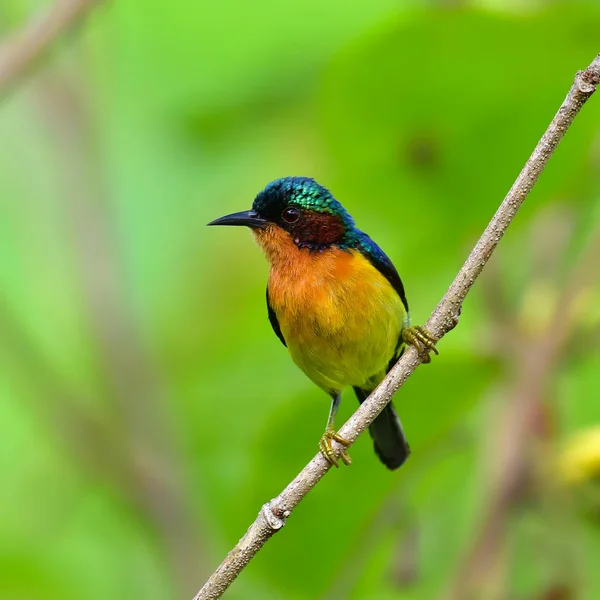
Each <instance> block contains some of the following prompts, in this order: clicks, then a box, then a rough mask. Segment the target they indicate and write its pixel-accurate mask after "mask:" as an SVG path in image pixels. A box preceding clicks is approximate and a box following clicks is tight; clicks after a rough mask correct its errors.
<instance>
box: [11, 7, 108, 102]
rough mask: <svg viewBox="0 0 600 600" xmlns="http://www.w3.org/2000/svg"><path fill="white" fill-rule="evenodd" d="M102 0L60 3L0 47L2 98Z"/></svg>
mask: <svg viewBox="0 0 600 600" xmlns="http://www.w3.org/2000/svg"><path fill="white" fill-rule="evenodd" d="M100 2H102V0H58V1H57V2H56V4H54V6H52V8H51V9H50V10H49V11H48V12H46V13H45V14H44V15H42V16H40V17H36V18H34V19H32V20H31V21H30V22H29V23H28V24H27V25H26V26H25V28H24V29H23V31H21V32H19V33H18V34H16V35H15V37H14V38H13V39H12V40H9V41H7V42H5V46H3V47H2V48H0V50H1V52H0V99H2V98H3V97H4V95H5V94H6V92H7V91H8V90H9V89H10V88H11V87H12V85H13V84H14V83H15V82H16V81H17V80H18V79H19V78H20V77H21V76H23V75H24V74H25V73H27V72H29V70H30V69H31V67H32V66H33V65H34V64H35V63H36V62H37V61H38V60H39V59H40V58H41V57H42V56H43V55H44V54H45V53H46V51H47V50H48V48H49V47H50V46H51V45H52V44H53V42H54V41H55V40H57V39H58V38H59V37H60V36H61V35H62V34H63V33H64V32H65V31H67V30H68V29H69V28H71V27H72V26H73V25H75V23H78V22H79V21H80V20H81V19H82V18H83V17H84V16H85V15H86V14H87V13H88V11H90V10H91V9H92V8H94V7H95V6H96V5H98V4H100Z"/></svg>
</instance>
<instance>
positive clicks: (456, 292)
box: [194, 54, 600, 600]
mask: <svg viewBox="0 0 600 600" xmlns="http://www.w3.org/2000/svg"><path fill="white" fill-rule="evenodd" d="M599 83H600V54H599V55H598V56H597V57H596V58H595V59H594V61H593V62H592V64H591V65H590V66H589V67H588V68H587V69H586V70H585V71H579V72H578V73H577V75H576V76H575V81H574V82H573V85H572V87H571V89H570V90H569V93H568V94H567V97H566V98H565V100H564V102H563V103H562V105H561V107H560V108H559V109H558V112H557V113H556V116H555V117H554V119H553V120H552V122H551V123H550V125H549V127H548V129H547V130H546V132H545V133H544V135H543V136H542V139H541V140H540V141H539V143H538V145H537V146H536V147H535V149H534V151H533V153H532V155H531V156H530V158H529V160H528V161H527V163H526V164H525V167H524V168H523V170H522V171H521V173H520V174H519V176H518V177H517V180H516V181H515V183H514V184H513V186H512V187H511V189H510V190H509V192H508V194H507V195H506V197H505V198H504V200H503V201H502V204H501V205H500V207H499V208H498V211H497V212H496V214H495V215H494V217H493V218H492V220H491V221H490V223H489V225H488V226H487V228H486V229H485V231H484V232H483V235H482V236H481V238H480V239H479V241H478V242H477V245H476V246H475V248H474V249H473V250H472V252H471V254H470V255H469V257H468V258H467V261H466V262H465V264H464V265H463V267H462V268H461V270H460V271H459V273H458V275H457V276H456V278H455V279H454V281H453V282H452V284H451V286H450V288H449V289H448V291H447V292H446V295H445V296H444V297H443V298H442V300H441V301H440V303H439V304H438V305H437V307H436V308H435V310H434V311H433V313H432V315H431V317H430V318H429V320H428V321H427V324H426V328H427V329H428V330H429V331H430V332H431V333H432V334H433V335H434V336H435V337H437V338H438V339H441V338H442V337H443V336H444V335H446V334H447V333H448V332H449V331H451V330H452V329H454V327H456V325H457V324H458V320H459V317H460V313H461V309H462V304H463V302H464V299H465V297H466V295H467V293H468V292H469V290H470V289H471V287H472V286H473V283H474V282H475V279H477V277H478V275H479V274H480V273H481V271H482V270H483V268H484V267H485V264H486V263H487V261H488V260H489V258H490V256H491V255H492V252H493V251H494V249H495V248H496V246H497V245H498V242H499V241H500V239H501V238H502V236H503V235H504V233H505V232H506V230H507V228H508V226H509V225H510V223H511V222H512V220H513V219H514V217H515V215H516V214H517V211H518V210H519V208H520V207H521V205H522V204H523V202H524V201H525V199H526V198H527V196H528V195H529V192H530V191H531V189H532V188H533V186H534V185H535V183H536V181H537V179H538V177H539V175H540V173H541V172H542V171H543V170H544V167H545V166H546V164H547V163H548V161H549V160H550V157H551V156H552V153H553V152H554V150H555V149H556V146H557V145H558V143H559V142H560V140H561V139H562V137H563V136H564V134H565V132H566V131H567V129H568V128H569V127H570V125H571V123H572V122H573V120H574V119H575V117H576V116H577V114H578V113H579V111H580V110H581V108H582V106H583V105H584V104H585V102H586V101H587V100H588V98H589V97H590V96H591V95H592V94H593V93H594V91H595V90H596V87H597V86H598V84H599ZM420 362H421V361H420V359H419V356H418V354H417V352H416V350H415V349H414V348H412V347H409V348H408V349H407V351H406V352H404V354H403V356H402V358H401V359H400V360H399V361H398V363H397V364H396V366H395V367H394V368H393V369H392V370H391V371H390V372H389V373H388V375H387V377H386V378H385V379H384V380H383V381H382V382H381V384H380V385H379V387H377V389H376V390H375V391H374V392H373V393H372V394H371V395H370V396H369V398H368V399H367V400H366V401H365V402H364V403H363V404H362V405H361V406H360V407H359V409H358V410H357V411H356V412H355V413H354V414H353V415H352V416H351V417H350V419H349V420H348V421H347V422H346V423H345V424H344V426H343V427H342V428H341V429H340V432H339V433H340V435H341V436H342V437H344V438H345V439H347V440H349V441H350V442H351V443H353V442H354V441H356V439H357V438H358V437H359V435H361V434H362V433H363V432H364V431H365V430H366V429H367V428H368V427H369V425H371V423H372V422H373V421H374V420H375V418H376V417H377V415H378V414H379V413H380V412H381V411H382V410H383V409H384V408H385V406H386V405H387V403H388V402H389V401H390V400H391V399H392V396H393V395H394V394H395V393H396V392H397V391H398V389H399V388H400V387H401V386H402V385H403V384H404V382H405V381H406V380H407V379H408V377H409V376H410V375H411V374H412V372H413V371H414V370H415V369H416V368H417V367H418V366H419V364H420ZM341 450H343V449H342V448H341V446H339V445H338V444H337V443H336V454H339V452H340V451H341ZM330 468H331V465H330V464H329V463H328V462H327V461H326V460H325V458H324V457H323V456H322V455H321V454H317V455H316V456H315V457H314V458H313V459H312V460H311V461H310V462H309V463H308V465H306V467H304V469H303V470H302V471H301V472H300V474H299V475H298V476H297V477H296V478H295V479H294V480H293V481H292V482H291V483H290V484H289V485H288V486H287V487H286V488H285V489H284V490H283V492H281V494H280V495H279V496H277V498H274V499H273V500H271V501H270V502H267V503H266V504H265V505H264V506H263V507H262V509H261V510H260V512H259V514H258V517H257V518H256V520H255V521H254V523H252V525H250V528H249V529H248V531H247V532H246V534H245V535H244V537H243V538H242V539H241V540H240V541H239V542H238V543H237V545H236V546H235V547H234V548H233V550H231V552H229V554H228V555H227V557H226V558H225V560H224V561H223V562H222V563H221V565H220V566H219V567H218V568H217V570H216V571H215V572H214V573H213V574H212V575H211V577H210V579H209V580H208V581H207V582H206V583H205V584H204V586H203V587H202V589H201V590H200V591H199V592H198V594H196V596H195V597H194V600H210V599H214V598H220V597H221V595H222V594H223V593H224V592H225V590H226V589H227V588H228V587H229V586H230V585H231V583H232V582H233V581H234V580H235V578H236V577H237V576H238V575H239V574H240V572H241V571H242V569H243V568H244V567H245V566H246V565H247V564H248V563H249V562H250V560H252V558H253V557H254V555H255V554H256V553H257V552H258V551H259V550H260V549H261V548H262V546H263V545H264V544H265V542H266V541H267V540H268V539H269V538H270V537H271V536H272V535H273V534H274V533H276V532H277V531H279V530H280V529H281V528H282V527H283V526H284V525H285V522H286V519H287V517H288V516H289V515H290V514H291V512H292V510H293V509H294V508H295V507H296V506H297V505H298V504H299V503H300V502H301V500H302V499H303V498H304V496H306V494H308V492H309V491H310V490H311V489H312V488H313V487H314V486H315V485H316V484H317V483H318V482H319V480H320V479H321V478H322V477H323V476H324V475H325V473H327V471H328V470H329V469H330Z"/></svg>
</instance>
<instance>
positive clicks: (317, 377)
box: [269, 249, 407, 392]
mask: <svg viewBox="0 0 600 600" xmlns="http://www.w3.org/2000/svg"><path fill="white" fill-rule="evenodd" d="M298 253H299V254H301V255H302V259H301V260H295V261H293V265H291V264H288V265H285V267H284V268H282V267H283V266H284V265H281V264H280V265H278V264H273V263H272V267H271V275H270V278H269V297H270V302H271V306H272V308H273V310H274V311H275V314H276V315H277V319H278V321H279V325H280V327H281V332H282V334H283V337H284V338H285V340H286V343H287V346H288V348H289V351H290V354H291V356H292V358H293V360H294V362H295V363H296V364H297V365H298V366H299V367H300V368H301V369H302V370H303V371H304V373H306V375H307V376H308V377H310V379H312V380H313V381H314V382H315V383H316V384H317V385H318V386H319V387H321V388H322V389H324V390H326V391H328V392H329V391H340V390H342V389H343V388H345V387H347V386H358V387H362V388H365V389H370V388H372V387H374V386H375V385H376V384H377V383H379V381H380V380H381V379H382V378H383V376H384V375H385V371H386V368H387V365H388V363H389V361H390V360H391V359H392V358H393V357H394V355H395V352H396V350H397V347H398V340H399V339H400V334H401V332H402V327H403V326H405V325H406V322H407V314H406V311H405V309H404V306H403V304H402V301H401V300H400V297H399V296H398V294H397V293H396V291H395V290H394V289H393V287H392V286H391V284H390V283H389V282H388V281H387V279H386V278H385V277H384V276H383V275H382V274H381V273H379V271H378V270H377V269H376V268H375V267H373V266H372V265H371V263H370V262H369V261H368V260H367V259H366V258H365V257H364V256H363V255H362V254H360V253H359V252H357V251H350V252H348V251H344V250H339V249H330V250H327V251H326V252H323V253H319V252H312V253H311V252H309V251H308V250H299V251H298Z"/></svg>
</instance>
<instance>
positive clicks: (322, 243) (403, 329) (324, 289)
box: [209, 177, 438, 469]
mask: <svg viewBox="0 0 600 600" xmlns="http://www.w3.org/2000/svg"><path fill="white" fill-rule="evenodd" d="M209 225H243V226H246V227H249V228H250V229H251V231H252V233H253V234H254V237H255V239H256V241H257V242H258V245H259V246H260V247H261V248H262V250H263V252H264V253H265V255H266V257H267V259H268V261H269V263H270V273H269V281H268V284H267V311H268V315H269V321H270V322H271V326H272V327H273V331H274V332H275V334H276V335H277V337H278V338H279V339H280V340H281V342H282V343H283V345H284V346H287V348H288V350H289V353H290V355H291V357H292V359H293V361H294V362H295V363H296V365H298V367H300V369H301V370H302V371H303V372H304V373H305V374H306V375H307V376H308V377H309V378H310V379H311V380H312V381H313V382H314V383H315V384H316V385H318V386H319V387H320V388H321V389H322V390H323V391H325V392H326V393H327V394H329V395H330V396H331V398H332V402H331V410H330V411H329V418H328V419H327V427H326V428H325V433H324V434H323V436H322V437H321V439H320V441H319V449H320V451H321V453H322V454H323V456H324V457H325V458H326V459H327V460H328V461H329V463H331V464H332V465H334V466H336V467H338V466H339V465H338V459H337V458H336V455H335V452H334V449H333V446H332V440H335V441H337V442H339V443H340V444H341V445H342V446H343V447H345V448H346V447H347V446H348V445H349V442H348V441H347V440H346V439H344V438H343V437H342V436H340V435H339V434H338V433H337V432H336V430H335V426H334V422H335V415H336V413H337V410H338V407H339V405H340V401H341V393H342V390H343V389H344V388H347V387H349V386H352V387H353V388H354V392H355V394H356V396H357V398H358V400H359V402H361V403H362V402H363V401H364V400H365V399H366V398H367V397H368V396H369V394H370V393H371V392H372V391H373V390H374V389H375V388H376V387H377V386H378V385H379V383H380V382H381V380H382V379H383V378H384V377H385V375H386V374H387V372H388V371H389V370H390V369H391V368H392V367H393V366H394V364H395V363H396V362H397V360H398V359H399V358H400V356H401V355H402V352H403V351H404V348H405V346H406V344H410V345H412V346H414V347H415V348H416V349H417V351H418V352H419V354H420V356H421V359H422V361H423V362H429V361H430V356H429V351H433V352H435V353H436V354H437V353H438V352H437V350H436V347H435V343H436V341H437V340H436V339H435V338H434V337H433V336H432V335H431V334H430V333H429V332H428V331H427V330H425V329H424V328H422V327H418V326H411V325H410V317H409V312H408V302H407V301H406V294H405V293H404V286H403V285H402V281H401V280H400V276H399V275H398V271H396V268H395V267H394V265H393V264H392V261H391V260H390V259H389V258H388V257H387V256H386V254H385V253H384V252H383V250H381V248H380V247H379V246H378V245H377V244H376V243H375V242H374V241H373V240H372V239H371V238H370V237H369V236H368V235H367V234H366V233H364V232H362V231H360V230H359V229H357V227H356V226H355V224H354V219H353V218H352V217H351V216H350V215H349V214H348V212H347V211H346V210H345V209H344V207H343V206H342V205H341V204H340V203H339V202H338V201H337V200H336V199H335V198H334V197H333V195H332V194H331V192H330V191H329V190H328V189H327V188H325V187H323V186H322V185H319V184H318V183H317V182H316V181H315V180H314V179H311V178H308V177H284V178H282V179H276V180H275V181H272V182H271V183H269V184H268V185H267V186H266V187H265V189H264V190H262V191H261V192H260V193H259V194H258V195H257V196H256V198H255V199H254V203H253V204H252V209H251V210H247V211H242V212H237V213H234V214H231V215H227V216H225V217H221V218H220V219H216V220H215V221H212V222H211V223H209ZM370 433H371V437H372V438H373V442H374V447H375V452H376V454H377V456H378V457H379V459H380V460H381V462H382V463H383V464H384V465H385V466H386V467H388V468H389V469H397V468H398V467H400V466H401V465H402V464H403V463H404V462H405V461H406V459H407V458H408V456H409V454H410V447H409V445H408V442H407V440H406V437H405V435H404V431H403V429H402V424H401V422H400V419H399V418H398V415H397V413H396V411H395V410H394V406H393V404H392V403H391V402H390V403H389V404H388V405H387V406H386V407H385V409H384V410H383V411H382V412H381V413H380V414H379V416H378V417H377V418H376V419H375V421H374V422H373V424H372V425H371V427H370ZM340 458H341V459H342V461H343V462H344V463H345V464H347V465H349V464H350V463H351V462H352V461H351V460H350V456H349V455H348V452H347V451H346V450H345V449H344V451H343V452H342V453H341V455H340Z"/></svg>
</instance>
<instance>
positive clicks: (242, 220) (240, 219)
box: [208, 210, 269, 229]
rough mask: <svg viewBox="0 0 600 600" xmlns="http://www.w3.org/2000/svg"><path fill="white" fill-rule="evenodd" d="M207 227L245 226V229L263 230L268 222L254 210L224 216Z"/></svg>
mask: <svg viewBox="0 0 600 600" xmlns="http://www.w3.org/2000/svg"><path fill="white" fill-rule="evenodd" d="M208 224H209V225H245V226H246V227H259V228H260V229H265V228H266V227H267V225H268V224H269V223H268V221H266V220H265V219H263V218H262V217H259V216H258V213H257V212H256V211H255V210H243V211H242V212H237V213H233V214H232V215H226V216H225V217H221V218H220V219H215V220H214V221H211V222H210V223H208Z"/></svg>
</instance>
